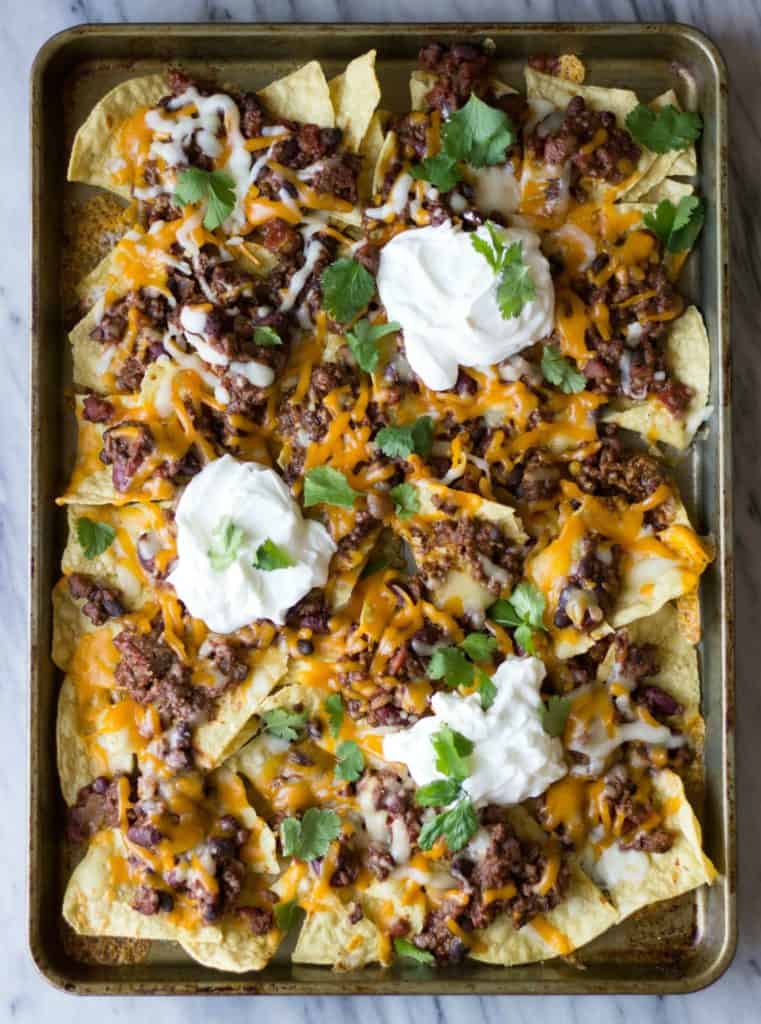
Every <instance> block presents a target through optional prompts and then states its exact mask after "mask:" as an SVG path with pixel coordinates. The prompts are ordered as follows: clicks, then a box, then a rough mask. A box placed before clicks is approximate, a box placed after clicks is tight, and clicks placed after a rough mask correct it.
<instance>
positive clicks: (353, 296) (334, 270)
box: [320, 257, 375, 324]
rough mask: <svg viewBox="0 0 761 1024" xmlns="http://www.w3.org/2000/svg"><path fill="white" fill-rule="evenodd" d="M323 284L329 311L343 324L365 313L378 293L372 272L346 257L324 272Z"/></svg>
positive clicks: (321, 279)
mask: <svg viewBox="0 0 761 1024" xmlns="http://www.w3.org/2000/svg"><path fill="white" fill-rule="evenodd" d="M320 284H321V285H322V298H323V302H324V305H325V308H326V309H327V311H328V313H330V315H331V316H332V317H333V319H334V320H338V321H339V322H340V323H342V324H347V323H349V321H350V320H353V319H354V317H355V316H357V314H358V313H361V312H362V310H363V309H365V308H366V307H367V304H368V303H369V301H370V299H371V298H372V297H373V295H374V294H375V278H374V277H373V275H372V274H371V273H370V271H369V270H366V269H365V267H363V266H362V264H361V263H360V262H359V261H358V260H353V259H349V258H346V257H344V258H343V259H340V260H336V261H335V262H334V263H331V264H330V266H329V267H326V268H325V270H323V272H322V276H321V278H320Z"/></svg>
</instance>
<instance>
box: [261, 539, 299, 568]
mask: <svg viewBox="0 0 761 1024" xmlns="http://www.w3.org/2000/svg"><path fill="white" fill-rule="evenodd" d="M292 565H295V562H294V561H293V559H292V558H291V556H290V555H289V554H288V552H287V551H286V550H285V548H281V547H280V545H279V544H276V543H275V542H274V540H270V538H269V537H268V538H267V539H266V540H265V541H264V542H263V543H261V544H260V545H259V547H258V548H257V549H256V556H255V557H254V561H253V566H254V568H255V569H262V570H263V571H264V572H272V571H273V569H290V567H291V566H292Z"/></svg>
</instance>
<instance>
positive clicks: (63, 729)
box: [56, 676, 135, 806]
mask: <svg viewBox="0 0 761 1024" xmlns="http://www.w3.org/2000/svg"><path fill="white" fill-rule="evenodd" d="M98 705H100V707H99V710H100V711H101V712H105V711H107V710H108V709H109V708H110V707H112V706H113V705H112V704H111V700H110V691H108V690H102V691H98V690H94V691H93V693H92V695H91V698H90V709H89V710H90V712H91V713H92V714H95V713H96V708H97V706H98ZM88 739H94V740H95V746H93V743H91V742H88ZM56 754H57V766H58V778H59V780H60V784H61V792H62V793H63V798H64V800H65V801H66V803H67V804H68V805H69V806H71V805H72V804H73V803H74V802H75V801H76V799H77V794H78V793H79V791H80V789H81V788H82V787H83V786H87V785H88V784H89V783H91V782H92V781H93V779H95V778H97V777H98V776H99V775H117V774H119V773H122V772H124V773H128V772H130V771H131V770H132V764H133V759H134V754H135V750H134V745H133V744H132V743H131V742H130V737H129V732H128V730H126V729H121V730H119V731H118V732H103V733H97V732H95V733H93V734H92V735H91V736H89V737H86V736H83V734H82V727H81V725H80V714H79V695H78V693H77V687H76V683H75V682H74V680H73V679H72V678H71V677H70V676H66V678H65V679H64V681H63V683H62V685H61V691H60V693H59V695H58V710H57V715H56Z"/></svg>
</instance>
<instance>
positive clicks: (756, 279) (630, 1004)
mask: <svg viewBox="0 0 761 1024" xmlns="http://www.w3.org/2000/svg"><path fill="white" fill-rule="evenodd" d="M157 19H160V20H165V21H223V20H228V21H235V20H240V21H267V20H272V21H304V20H312V21H333V20H336V21H351V20H355V21H370V20H377V21H385V20H397V21H426V20H427V21H448V20H451V21H473V20H483V21H501V20H512V21H553V20H600V19H609V20H640V21H683V22H688V23H691V24H694V25H696V26H697V27H699V28H701V29H703V30H704V31H706V32H707V33H708V34H709V35H710V36H711V37H712V38H713V39H714V40H715V41H716V42H717V44H718V45H719V47H720V49H721V50H722V51H723V53H724V55H725V57H726V59H727V63H728V65H729V72H730V79H731V100H730V107H731V144H730V163H731V170H732V189H733V192H732V249H733V261H734V262H733V332H732V344H733V350H734V368H735V394H734V410H733V412H734V423H735V451H736V465H735V474H736V475H735V481H736V490H735V508H736V545H737V548H736V551H737V645H738V659H737V675H738V678H737V684H738V692H739V701H738V712H739V713H738V715H737V719H738V726H739V736H738V775H739V778H738V789H739V793H740V800H739V818H740V895H739V901H738V907H739V917H740V942H739V946H738V952H737V957H736V959H735V962H734V964H733V965H732V967H731V968H730V969H729V971H728V972H727V974H726V975H725V976H724V977H723V978H722V979H721V980H720V981H719V982H717V983H716V984H715V985H714V986H712V987H711V988H710V989H708V990H706V991H705V992H702V993H698V994H695V995H692V996H686V997H667V998H658V999H656V998H645V997H630V998H626V999H624V998H614V997H609V998H593V997H586V998H554V999H551V1000H550V999H541V998H536V997H530V996H526V997H521V998H514V999H509V1000H508V999H502V998H490V999H478V1000H475V999H468V998H450V999H433V998H419V999H417V1000H415V1001H413V1000H409V999H393V998H386V999H364V1000H361V1001H360V1000H356V999H347V1000H345V1001H338V1000H333V999H310V1000H308V1001H307V1000H295V999H290V1000H287V1001H283V1000H262V999H259V1000H256V1001H255V1002H253V1003H252V1002H251V1001H250V1000H245V999H241V1000H233V999H222V1000H214V1001H208V1000H205V1001H200V1000H199V1001H193V1000H190V999H179V998H178V999H168V1000H161V1001H160V1002H159V1001H158V1000H154V999H149V1000H144V1001H136V1000H118V999H104V1000H97V1001H96V1000H77V999H75V998H73V997H70V996H65V995H63V994H61V993H58V992H55V991H53V989H51V988H50V987H49V986H48V985H47V984H46V983H45V982H44V981H43V980H42V979H41V978H40V977H39V976H38V975H37V974H36V972H35V969H34V967H33V965H32V963H31V960H30V957H29V954H28V952H27V948H26V936H25V931H26V926H25V913H26V908H25V883H24V867H25V840H26V837H25V831H26V826H25V816H26V807H25V778H24V768H23V765H24V764H25V761H26V750H25V730H24V720H25V713H26V693H25V688H26V656H25V636H26V625H25V620H26V596H25V595H26V586H27V559H26V551H25V540H26V532H27V526H26V522H27V511H26V487H27V454H28V453H27V450H26V432H27V415H28V384H27V357H28V341H27V337H28V326H29V323H28V280H29V261H28V234H29V224H28V186H27V184H26V177H27V176H26V168H27V152H28V129H27V120H28V118H27V105H28V75H29V67H30V64H31V61H32V59H33V57H34V54H35V52H36V51H37V49H38V48H39V46H40V45H41V44H42V43H43V42H44V41H45V39H47V38H48V36H50V35H52V34H53V33H54V32H57V31H59V30H60V29H63V28H66V27H68V26H70V25H75V24H78V23H81V22H85V21H90V22H117V21H151V20H154V21H155V20H157ZM759 53H761V3H759V0H663V2H657V0H578V2H568V3H564V2H561V0H555V2H553V0H524V2H523V3H519V2H515V0H514V2H512V3H509V2H505V0H479V2H476V0H449V2H439V3H437V2H435V0H416V2H412V0H283V2H278V0H249V2H246V0H229V2H221V3H216V2H201V0H186V2H178V0H161V2H160V3H156V0H26V2H25V3H19V2H18V0H14V2H11V0H0V114H1V117H0V123H1V124H2V126H3V138H4V140H5V141H4V144H3V145H2V146H1V147H0V223H1V224H2V226H3V231H4V242H5V244H4V245H3V246H2V250H1V251H2V256H1V257H0V260H1V261H2V269H1V272H0V347H1V348H2V354H3V366H4V371H3V378H2V382H0V437H3V438H5V439H6V443H5V444H4V446H3V450H2V454H1V455H0V509H1V510H2V518H1V519H0V530H1V531H2V533H1V540H0V608H1V609H2V620H3V621H2V628H0V664H2V665H4V671H3V673H2V675H1V676H0V706H2V708H3V709H4V710H3V713H2V715H0V877H2V885H0V936H2V940H1V941H2V949H1V950H0V1021H2V1022H5V1021H10V1020H19V1021H23V1022H25V1024H26V1022H29V1024H32V1022H34V1024H37V1022H41V1021H46V1020H55V1021H56V1022H57V1024H70V1022H75V1021H76V1022H77V1024H88V1022H90V1021H98V1022H103V1021H117V1020H124V1021H133V1020H137V1019H139V1017H149V1016H152V1015H156V1016H157V1017H158V1016H159V1015H160V1018H161V1020H162V1024H175V1022H177V1024H179V1022H181V1021H182V1022H183V1024H195V1022H199V1024H200V1022H201V1021H208V1022H217V1021H225V1022H226V1024H237V1022H243V1021H247V1020H250V1019H251V1018H252V1017H254V1016H255V1017H256V1019H258V1020H259V1021H263V1022H265V1024H267V1022H270V1021H275V1020H276V1019H280V1020H282V1019H288V1020H294V1021H299V1022H303V1024H327V1022H333V1021H335V1020H339V1019H340V1020H345V1021H350V1020H354V1019H356V1018H358V1017H360V1016H361V1017H362V1018H363V1019H365V1020H367V1021H368V1022H372V1024H411V1022H412V1020H413V1019H414V1020H415V1022H416V1024H460V1022H465V1021H473V1020H478V1021H479V1024H498V1022H501V1021H503V1020H506V1019H509V1020H511V1021H512V1022H515V1024H524V1022H526V1024H528V1022H532V1024H533V1022H545V1021H552V1022H557V1024H566V1022H567V1024H571V1022H574V1024H575V1022H576V1021H581V1020H586V1019H588V1018H589V1017H590V1016H591V1017H593V1018H595V1019H597V1020H600V1021H601V1022H608V1021H622V1022H625V1024H629V1022H631V1024H634V1022H635V1021H642V1020H652V1021H658V1022H663V1024H682V1022H684V1024H704V1022H705V1024H709V1022H711V1024H713V1022H718V1021H722V1022H723V1021H729V1020H731V1021H732V1022H733V1024H750V1022H752V1021H758V1020H761V857H760V856H759V854H760V853H761V781H760V780H759V775H760V774H761V772H760V769H761V758H759V754H758V750H759V743H758V741H757V738H756V736H755V730H756V729H759V730H761V685H760V684H759V679H758V665H759V664H760V663H761V629H759V624H758V616H759V607H761V443H760V442H761V401H759V393H760V392H761V350H760V349H759V344H760V342H761V301H760V296H761V275H760V274H759V269H758V267H759V265H761V174H760V173H759V166H760V164H761V107H759V104H758V102H757V100H758V96H759V89H760V88H761V78H760V77H759ZM757 260H758V261H759V263H758V264H757V263H756V261H757ZM57 912H58V911H57V908H51V913H57Z"/></svg>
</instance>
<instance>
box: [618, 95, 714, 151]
mask: <svg viewBox="0 0 761 1024" xmlns="http://www.w3.org/2000/svg"><path fill="white" fill-rule="evenodd" d="M626 127H627V128H628V129H629V131H630V132H631V135H632V137H633V138H634V140H635V141H636V142H638V143H639V144H640V145H641V146H645V148H646V149H649V150H651V151H652V152H653V153H668V152H669V151H670V150H672V149H686V148H687V147H688V146H689V144H690V143H691V142H694V141H695V139H697V138H698V136H699V135H700V133H701V131H702V130H703V119H702V118H701V116H700V114H693V113H690V112H689V111H687V110H677V108H676V107H675V106H673V104H671V103H669V104H668V106H666V107H663V108H662V109H661V110H651V109H650V107H647V106H645V104H644V103H638V104H637V106H636V107H634V109H633V110H631V111H630V112H629V113H628V114H627V116H626Z"/></svg>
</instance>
